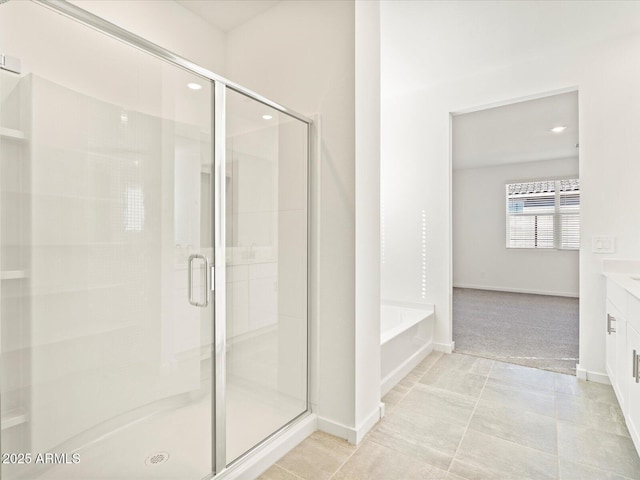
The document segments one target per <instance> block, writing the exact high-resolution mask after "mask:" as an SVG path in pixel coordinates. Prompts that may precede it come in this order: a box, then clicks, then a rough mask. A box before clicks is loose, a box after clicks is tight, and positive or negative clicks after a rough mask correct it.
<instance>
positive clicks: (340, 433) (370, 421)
mask: <svg viewBox="0 0 640 480" xmlns="http://www.w3.org/2000/svg"><path fill="white" fill-rule="evenodd" d="M382 417H384V403H381V404H380V405H379V406H378V407H377V408H376V409H374V410H373V411H372V412H371V413H370V414H369V415H368V416H367V418H366V419H365V420H364V421H363V422H361V423H360V425H359V426H358V427H357V428H353V427H347V426H346V425H342V424H341V423H338V422H334V421H333V420H329V419H327V418H323V417H318V430H321V431H323V432H326V433H328V434H330V435H334V436H336V437H339V438H344V439H345V440H347V441H348V442H349V443H351V444H352V445H358V444H359V443H360V442H361V441H362V440H363V439H364V437H365V435H366V434H367V433H369V430H371V428H372V427H373V426H374V425H375V424H376V423H378V420H380V419H381V418H382Z"/></svg>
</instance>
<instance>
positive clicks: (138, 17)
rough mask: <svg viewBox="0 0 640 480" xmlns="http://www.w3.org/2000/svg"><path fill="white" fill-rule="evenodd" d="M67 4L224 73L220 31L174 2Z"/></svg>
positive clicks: (76, 1) (122, 0)
mask: <svg viewBox="0 0 640 480" xmlns="http://www.w3.org/2000/svg"><path fill="white" fill-rule="evenodd" d="M71 3H73V4H75V5H77V6H78V7H80V8H83V9H85V10H87V11H89V12H91V13H93V14H94V15H97V16H99V17H102V18H104V19H105V20H107V21H109V22H111V23H115V24H116V25H118V26H119V27H122V28H124V29H126V30H129V31H130V32H132V33H135V34H136V35H138V36H140V37H143V38H145V39H146V40H149V41H151V42H153V43H155V44H157V45H160V46H161V47H164V48H166V49H167V50H169V51H171V52H173V53H177V54H178V55H181V56H183V57H185V58H187V59H188V60H191V61H192V62H194V63H197V64H198V65H201V66H203V67H205V68H208V69H209V70H211V71H213V72H215V73H217V74H219V75H224V73H225V53H226V49H225V47H226V40H225V34H224V32H223V31H222V30H219V29H217V28H215V27H214V26H212V25H211V24H209V23H207V22H205V21H204V20H203V19H202V18H200V17H199V16H198V15H196V14H195V13H193V12H191V11H190V10H188V9H186V8H184V7H183V6H181V5H179V4H178V3H176V2H173V1H166V0H144V1H130V0H71Z"/></svg>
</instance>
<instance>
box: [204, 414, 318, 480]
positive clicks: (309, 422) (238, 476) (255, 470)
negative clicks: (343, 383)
mask: <svg viewBox="0 0 640 480" xmlns="http://www.w3.org/2000/svg"><path fill="white" fill-rule="evenodd" d="M316 430H318V417H317V416H316V414H314V413H311V414H309V415H307V416H306V417H304V418H301V419H300V420H299V421H298V422H296V423H295V424H293V425H290V426H289V427H288V428H287V429H285V430H284V431H282V432H281V433H280V434H277V435H275V436H274V437H273V438H271V439H269V440H267V441H266V442H265V443H264V444H263V445H261V446H259V447H257V448H256V449H255V450H254V451H253V452H251V453H250V454H249V455H248V456H247V457H245V458H244V459H242V460H240V461H238V463H236V464H234V465H233V466H232V467H230V468H228V469H226V470H223V471H222V472H220V473H219V474H218V475H216V479H224V480H242V479H246V478H258V477H259V476H260V475H262V474H263V473H264V472H265V471H266V470H268V469H269V468H270V467H271V466H272V465H273V464H274V463H276V462H277V461H278V460H280V458H282V457H283V456H284V455H286V454H287V453H288V452H289V451H290V450H292V449H293V448H294V447H295V446H297V445H298V444H299V443H300V442H302V441H303V440H304V439H305V438H307V437H308V436H309V435H311V434H312V433H313V432H315V431H316Z"/></svg>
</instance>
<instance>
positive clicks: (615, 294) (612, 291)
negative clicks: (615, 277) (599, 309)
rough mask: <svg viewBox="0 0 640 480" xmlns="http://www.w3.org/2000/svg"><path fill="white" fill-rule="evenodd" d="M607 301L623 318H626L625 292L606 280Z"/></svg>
mask: <svg viewBox="0 0 640 480" xmlns="http://www.w3.org/2000/svg"><path fill="white" fill-rule="evenodd" d="M607 300H609V301H610V302H611V303H613V304H614V305H615V306H616V308H617V309H618V310H619V311H620V314H621V315H622V316H623V317H626V316H627V291H626V290H625V289H624V288H622V287H620V286H619V285H618V284H617V283H615V282H613V281H611V280H610V279H608V278H607Z"/></svg>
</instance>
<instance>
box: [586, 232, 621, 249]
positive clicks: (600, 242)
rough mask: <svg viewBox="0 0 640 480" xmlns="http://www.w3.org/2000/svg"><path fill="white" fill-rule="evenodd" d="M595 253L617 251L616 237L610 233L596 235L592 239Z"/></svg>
mask: <svg viewBox="0 0 640 480" xmlns="http://www.w3.org/2000/svg"><path fill="white" fill-rule="evenodd" d="M591 251H592V252H593V253H616V237H612V236H609V235H595V236H593V237H592V239H591Z"/></svg>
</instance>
